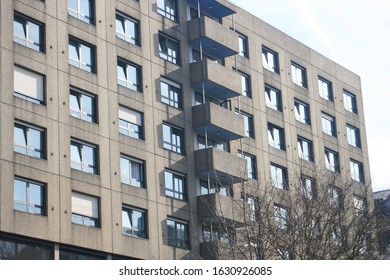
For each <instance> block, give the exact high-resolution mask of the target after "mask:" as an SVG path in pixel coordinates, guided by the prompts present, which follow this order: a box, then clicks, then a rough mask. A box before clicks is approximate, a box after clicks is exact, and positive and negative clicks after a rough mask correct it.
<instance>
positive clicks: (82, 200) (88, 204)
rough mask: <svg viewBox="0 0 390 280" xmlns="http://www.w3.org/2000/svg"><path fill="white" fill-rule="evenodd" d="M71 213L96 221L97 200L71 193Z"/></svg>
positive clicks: (97, 216)
mask: <svg viewBox="0 0 390 280" xmlns="http://www.w3.org/2000/svg"><path fill="white" fill-rule="evenodd" d="M72 213H74V214H78V215H81V216H86V217H91V218H95V219H98V218H99V201H98V198H97V197H94V196H89V195H86V194H82V193H78V192H72Z"/></svg>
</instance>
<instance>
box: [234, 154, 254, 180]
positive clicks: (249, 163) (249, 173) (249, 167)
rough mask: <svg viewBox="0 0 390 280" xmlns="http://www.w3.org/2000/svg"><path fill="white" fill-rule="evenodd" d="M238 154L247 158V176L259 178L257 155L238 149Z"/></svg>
mask: <svg viewBox="0 0 390 280" xmlns="http://www.w3.org/2000/svg"><path fill="white" fill-rule="evenodd" d="M238 156H239V157H241V158H243V159H245V161H246V164H245V165H246V170H247V176H248V178H249V179H257V162H256V161H257V160H256V156H255V155H251V154H248V153H245V152H243V151H238Z"/></svg>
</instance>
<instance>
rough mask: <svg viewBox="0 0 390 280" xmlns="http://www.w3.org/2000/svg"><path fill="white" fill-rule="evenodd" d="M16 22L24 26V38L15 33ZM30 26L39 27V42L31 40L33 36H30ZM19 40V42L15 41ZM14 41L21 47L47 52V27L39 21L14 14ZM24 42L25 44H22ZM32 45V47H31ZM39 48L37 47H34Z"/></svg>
mask: <svg viewBox="0 0 390 280" xmlns="http://www.w3.org/2000/svg"><path fill="white" fill-rule="evenodd" d="M16 22H18V23H20V24H21V25H22V26H23V31H24V37H19V36H18V35H17V34H16V33H15V30H16V28H15V24H16ZM30 24H34V25H36V26H37V27H38V34H36V35H38V37H39V38H38V42H35V41H33V40H32V39H31V40H30V38H31V37H35V36H36V35H35V36H31V34H30V28H29V26H30ZM15 38H17V39H18V40H15ZM13 41H14V42H15V43H17V44H19V45H22V46H25V47H27V48H29V49H32V50H35V51H38V52H43V53H44V52H45V25H44V24H43V23H42V22H39V21H37V20H34V19H32V18H30V17H28V16H25V15H23V14H21V13H17V12H15V13H14V21H13ZM22 42H24V43H22ZM30 45H31V46H30ZM34 46H37V47H34Z"/></svg>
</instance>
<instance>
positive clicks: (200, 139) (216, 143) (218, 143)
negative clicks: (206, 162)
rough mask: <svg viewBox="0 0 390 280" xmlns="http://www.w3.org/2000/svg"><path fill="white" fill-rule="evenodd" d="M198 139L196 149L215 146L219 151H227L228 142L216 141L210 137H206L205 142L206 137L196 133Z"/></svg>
mask: <svg viewBox="0 0 390 280" xmlns="http://www.w3.org/2000/svg"><path fill="white" fill-rule="evenodd" d="M197 140H198V149H199V150H202V149H206V148H210V147H213V148H216V149H218V150H221V151H226V152H228V151H229V147H228V144H227V143H226V142H221V141H216V140H213V139H210V138H207V144H206V138H205V137H204V136H201V135H198V137H197Z"/></svg>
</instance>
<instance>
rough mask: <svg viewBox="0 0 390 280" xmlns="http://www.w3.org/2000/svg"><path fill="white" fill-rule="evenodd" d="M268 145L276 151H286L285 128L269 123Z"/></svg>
mask: <svg viewBox="0 0 390 280" xmlns="http://www.w3.org/2000/svg"><path fill="white" fill-rule="evenodd" d="M268 144H269V145H270V146H271V147H274V148H276V149H279V150H283V151H284V150H285V144H284V130H283V128H281V127H278V126H276V125H273V124H270V123H268Z"/></svg>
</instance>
